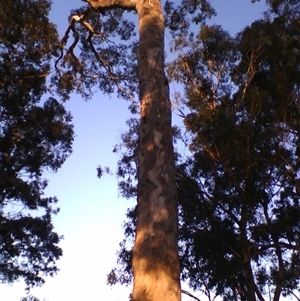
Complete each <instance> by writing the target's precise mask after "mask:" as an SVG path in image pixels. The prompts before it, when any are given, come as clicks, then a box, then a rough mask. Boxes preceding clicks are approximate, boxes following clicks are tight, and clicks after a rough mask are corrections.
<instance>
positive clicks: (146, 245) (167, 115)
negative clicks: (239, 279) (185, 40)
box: [132, 0, 181, 301]
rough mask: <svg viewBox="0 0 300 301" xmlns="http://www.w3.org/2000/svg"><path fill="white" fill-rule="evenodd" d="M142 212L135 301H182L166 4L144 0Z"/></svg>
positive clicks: (141, 49) (140, 10)
mask: <svg viewBox="0 0 300 301" xmlns="http://www.w3.org/2000/svg"><path fill="white" fill-rule="evenodd" d="M137 12H138V16H139V35H140V39H139V48H138V61H139V62H138V64H139V66H138V67H139V85H140V101H141V119H140V131H139V148H138V209H137V212H138V213H137V214H138V216H137V229H136V240H135V245H134V249H133V273H134V287H133V294H132V298H133V301H178V300H180V298H181V297H180V296H181V290H180V281H179V272H180V271H179V260H178V247H177V227H178V213H177V192H176V185H175V163H174V151H173V145H172V129H171V105H170V100H169V86H168V81H167V79H166V76H165V73H164V18H163V13H162V8H161V3H160V0H150V1H149V0H139V1H138V3H137Z"/></svg>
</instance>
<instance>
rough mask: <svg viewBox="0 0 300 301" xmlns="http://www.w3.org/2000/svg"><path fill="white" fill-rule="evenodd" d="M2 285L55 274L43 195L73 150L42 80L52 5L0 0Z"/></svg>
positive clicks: (68, 127)
mask: <svg viewBox="0 0 300 301" xmlns="http://www.w3.org/2000/svg"><path fill="white" fill-rule="evenodd" d="M0 6H1V10H0V27H1V31H0V87H1V89H0V254H1V255H0V280H1V281H2V282H13V281H16V280H17V279H19V278H24V280H25V282H26V284H27V285H39V284H42V283H43V282H44V280H43V276H44V275H53V274H55V273H56V272H57V267H56V265H55V262H56V260H57V259H59V258H60V256H61V255H62V250H61V249H60V248H59V246H58V243H59V241H60V239H61V237H60V236H59V235H58V234H57V233H56V232H54V231H53V225H52V215H53V214H56V213H57V212H58V208H56V205H55V204H56V202H57V199H56V198H55V197H44V196H43V194H44V189H45V188H46V186H47V181H46V180H45V179H43V178H42V173H43V172H44V171H45V170H51V171H57V169H58V168H59V167H60V166H61V165H62V163H63V162H64V161H65V159H66V158H67V157H68V155H69V154H70V153H71V147H72V141H73V126H72V124H71V120H72V118H71V115H70V114H69V113H68V112H66V110H65V108H64V106H63V104H62V103H61V102H60V101H58V100H56V99H55V98H53V97H49V98H48V99H46V97H45V94H46V93H47V92H48V87H47V76H48V75H49V72H50V66H51V64H50V63H51V58H52V56H53V54H54V53H55V47H56V45H57V42H58V37H57V32H56V29H55V26H54V25H53V24H52V23H50V22H49V20H48V13H49V10H50V2H49V1H46V0H42V1H22V0H18V1H15V0H8V1H3V0H1V1H0Z"/></svg>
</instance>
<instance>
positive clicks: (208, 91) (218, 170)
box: [108, 1, 300, 300]
mask: <svg viewBox="0 0 300 301" xmlns="http://www.w3.org/2000/svg"><path fill="white" fill-rule="evenodd" d="M298 20H299V5H298V3H294V2H292V1H282V3H281V4H280V5H277V6H276V9H274V7H273V8H272V10H270V11H269V12H268V13H267V14H266V17H265V19H263V20H259V21H256V22H254V23H253V24H252V25H251V26H250V27H247V28H246V29H245V30H243V32H241V33H240V34H238V35H237V37H236V38H233V37H231V36H230V35H229V34H228V33H227V32H225V31H224V30H222V28H221V27H220V26H202V27H201V30H200V32H199V33H198V34H197V35H196V34H195V33H194V32H191V33H190V34H189V35H188V34H186V33H184V34H182V35H177V36H174V38H175V40H174V44H173V45H174V49H175V50H177V51H179V53H180V54H179V56H178V59H176V60H175V61H174V62H173V63H172V64H170V66H169V71H170V74H171V77H172V78H173V79H175V80H177V81H178V82H179V83H180V84H183V87H184V95H183V97H182V99H181V100H182V102H183V103H185V104H186V108H185V109H186V110H187V109H189V110H190V113H189V114H187V115H186V116H185V118H184V122H185V125H186V128H187V130H188V133H189V139H190V140H189V141H190V142H189V147H190V151H191V156H190V157H189V158H187V159H186V160H185V161H178V166H177V188H178V193H179V242H180V243H179V245H180V252H179V253H180V258H181V268H182V270H181V276H182V279H184V280H186V281H188V283H189V284H190V286H191V287H192V288H193V289H195V290H204V291H205V292H206V293H207V295H208V296H209V297H210V298H213V296H214V295H215V296H216V295H219V296H222V297H223V299H224V300H257V299H259V300H267V299H269V298H272V300H279V298H280V296H282V295H293V296H294V297H295V298H297V299H299V295H298V292H299V285H300V283H299V279H300V278H299V274H300V252H299V251H300V240H299V239H300V224H299V216H300V207H299V188H298V186H299V183H298V182H299V158H298V157H299V154H298V152H299V117H300V116H299V45H298V41H299V33H300V31H299V21H298ZM124 137H125V136H124ZM125 142H126V140H125ZM126 143H127V142H126ZM125 146H126V144H125ZM123 158H124V156H123ZM120 163H121V168H123V170H125V171H126V170H127V169H126V168H127V166H126V165H124V164H123V163H124V161H123V159H122V160H121V161H120ZM129 171H130V170H129ZM123 174H126V172H123ZM132 191H133V192H134V190H132ZM128 217H129V221H128V222H127V223H126V224H125V234H126V235H127V236H128V237H131V235H132V233H133V231H132V229H133V228H134V223H135V211H134V210H131V211H129V213H128ZM131 255H132V253H131V251H130V249H128V244H127V243H126V241H125V242H123V243H122V244H121V250H120V253H119V264H120V265H121V267H120V269H115V270H113V271H112V273H111V274H110V275H109V279H108V280H109V282H110V283H115V282H121V283H128V282H129V281H130V261H129V259H130V257H131ZM211 293H213V294H211Z"/></svg>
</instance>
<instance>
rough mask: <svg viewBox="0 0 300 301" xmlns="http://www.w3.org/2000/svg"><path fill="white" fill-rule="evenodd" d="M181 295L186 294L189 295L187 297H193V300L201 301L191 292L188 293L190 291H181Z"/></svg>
mask: <svg viewBox="0 0 300 301" xmlns="http://www.w3.org/2000/svg"><path fill="white" fill-rule="evenodd" d="M181 293H182V294H185V295H187V296H189V297H191V298H194V299H195V300H197V301H201V300H200V299H199V298H197V297H196V296H194V295H192V294H191V293H190V292H188V291H185V290H183V289H182V290H181Z"/></svg>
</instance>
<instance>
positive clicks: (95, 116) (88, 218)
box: [0, 0, 265, 301]
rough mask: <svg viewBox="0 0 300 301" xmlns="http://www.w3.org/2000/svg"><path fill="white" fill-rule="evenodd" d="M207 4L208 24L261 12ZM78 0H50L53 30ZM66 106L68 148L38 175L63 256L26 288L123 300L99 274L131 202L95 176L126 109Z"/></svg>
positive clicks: (101, 103) (115, 103)
mask: <svg viewBox="0 0 300 301" xmlns="http://www.w3.org/2000/svg"><path fill="white" fill-rule="evenodd" d="M173 2H175V3H176V2H177V1H176V0H173ZM211 3H212V4H213V6H214V7H215V9H216V10H217V13H218V17H217V18H216V19H214V21H215V23H216V24H221V25H222V26H223V28H225V29H226V30H228V31H230V32H231V33H236V32H238V31H240V30H242V28H243V27H244V26H245V25H249V24H251V22H252V21H254V20H256V19H258V18H260V17H262V12H263V10H264V9H265V4H264V1H261V2H258V3H254V4H252V3H251V0H225V1H224V0H211ZM80 6H82V2H81V1H80V0H72V1H67V0H65V1H59V0H53V9H52V12H51V15H50V19H51V21H52V22H53V23H55V24H57V26H58V30H59V32H60V34H61V35H62V33H63V31H64V29H65V28H66V27H67V17H68V15H69V12H70V10H71V9H72V8H78V7H80ZM166 46H167V45H166ZM66 106H67V109H68V110H70V111H71V113H72V115H73V118H74V119H73V120H74V124H75V133H76V138H75V142H74V149H73V153H72V155H71V156H70V157H69V158H68V159H67V161H66V162H65V163H64V165H63V166H62V168H61V169H60V170H59V171H58V172H57V173H56V174H46V175H45V177H46V178H47V179H49V187H48V188H47V190H46V194H47V195H49V196H54V195H55V196H57V197H58V199H59V203H58V206H59V207H60V208H61V211H60V213H59V214H58V215H57V216H56V217H54V221H53V222H54V226H55V230H56V231H57V232H58V233H59V234H61V235H64V237H65V239H64V240H63V241H62V243H61V247H62V249H63V252H64V256H63V257H62V259H61V260H60V261H58V267H59V268H60V272H59V273H58V274H57V275H56V276H54V277H53V278H47V279H46V284H45V285H43V286H42V287H40V288H35V289H32V290H31V293H32V294H33V295H34V296H36V297H38V298H39V299H40V300H41V301H42V300H43V298H45V300H48V301H69V300H72V301H83V300H89V301H94V300H95V301H98V300H99V301H100V300H108V301H125V300H128V295H129V293H130V290H131V288H125V287H121V286H114V287H109V286H107V285H106V275H107V274H108V273H109V271H110V270H111V268H113V267H114V266H115V262H116V251H117V250H118V244H119V242H120V241H121V240H122V238H123V229H122V223H123V221H124V219H125V212H126V209H127V208H128V207H131V206H133V205H134V201H127V200H124V199H122V198H121V197H120V196H119V195H118V190H117V181H116V178H115V177H114V176H104V177H103V178H102V179H100V180H99V179H98V178H97V173H96V167H97V166H98V165H99V164H100V165H105V166H109V167H110V168H111V169H112V170H113V171H114V170H115V167H116V162H117V160H118V155H117V154H115V153H112V149H113V146H114V145H115V144H117V143H118V142H119V140H120V133H121V132H123V131H125V130H126V125H125V121H126V120H127V119H128V117H129V116H130V114H129V112H128V110H127V106H128V103H126V102H125V101H124V100H122V99H117V98H116V97H114V96H112V97H109V96H107V95H105V96H103V95H102V94H101V93H100V92H99V93H97V94H96V95H95V96H94V97H93V99H92V100H90V101H89V102H87V103H86V102H84V101H83V100H82V99H80V97H79V96H78V95H74V96H73V97H72V98H71V100H70V101H69V102H68V103H67V104H66ZM24 288H25V285H24V283H23V282H21V281H20V282H18V283H16V284H13V285H10V286H9V285H3V284H2V285H0V301H19V299H20V298H21V297H22V296H25V292H24ZM196 295H197V294H196ZM197 296H198V297H199V296H200V295H197ZM184 300H190V298H185V299H184ZM203 300H204V299H203Z"/></svg>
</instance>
